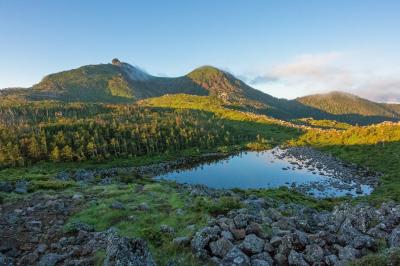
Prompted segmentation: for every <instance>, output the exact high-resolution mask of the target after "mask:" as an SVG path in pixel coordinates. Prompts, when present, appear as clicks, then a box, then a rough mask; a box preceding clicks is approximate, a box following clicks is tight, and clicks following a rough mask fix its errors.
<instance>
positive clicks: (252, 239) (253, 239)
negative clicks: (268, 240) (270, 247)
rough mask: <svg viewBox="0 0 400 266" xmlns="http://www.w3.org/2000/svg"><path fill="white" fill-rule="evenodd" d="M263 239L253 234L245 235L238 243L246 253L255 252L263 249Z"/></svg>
mask: <svg viewBox="0 0 400 266" xmlns="http://www.w3.org/2000/svg"><path fill="white" fill-rule="evenodd" d="M264 244H265V242H264V240H263V239H261V238H259V237H258V236H256V235H255V234H250V235H247V236H246V237H245V238H244V240H243V242H242V243H241V244H240V248H241V249H242V250H243V251H244V252H245V253H247V254H257V253H260V252H261V251H263V249H264Z"/></svg>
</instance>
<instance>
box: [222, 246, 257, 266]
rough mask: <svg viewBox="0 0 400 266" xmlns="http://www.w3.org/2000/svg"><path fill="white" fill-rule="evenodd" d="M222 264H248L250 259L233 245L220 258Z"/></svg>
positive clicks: (244, 265)
mask: <svg viewBox="0 0 400 266" xmlns="http://www.w3.org/2000/svg"><path fill="white" fill-rule="evenodd" d="M221 265H222V266H250V259H249V257H247V255H246V254H244V253H243V252H242V251H241V250H240V249H239V248H238V247H233V248H232V249H231V250H230V251H229V252H228V253H227V254H226V255H225V257H224V258H223V259H222V262H221Z"/></svg>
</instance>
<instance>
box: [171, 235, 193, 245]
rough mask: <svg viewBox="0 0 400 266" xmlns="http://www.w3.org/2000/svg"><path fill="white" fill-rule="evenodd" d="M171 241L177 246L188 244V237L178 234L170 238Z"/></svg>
mask: <svg viewBox="0 0 400 266" xmlns="http://www.w3.org/2000/svg"><path fill="white" fill-rule="evenodd" d="M172 243H174V244H175V245H177V246H188V245H189V244H190V237H187V236H179V237H175V238H174V239H172Z"/></svg>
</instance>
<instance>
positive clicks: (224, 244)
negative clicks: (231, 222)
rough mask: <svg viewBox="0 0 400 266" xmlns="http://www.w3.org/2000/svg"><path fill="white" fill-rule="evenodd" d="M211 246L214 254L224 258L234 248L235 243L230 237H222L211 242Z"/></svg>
mask: <svg viewBox="0 0 400 266" xmlns="http://www.w3.org/2000/svg"><path fill="white" fill-rule="evenodd" d="M209 246H210V250H211V254H212V255H214V256H217V257H220V258H223V257H225V255H226V254H227V253H228V252H229V251H230V250H231V249H232V247H233V244H232V242H231V241H229V240H228V239H226V238H223V237H222V238H220V239H218V240H217V241H213V242H210V245H209Z"/></svg>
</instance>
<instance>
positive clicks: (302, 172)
mask: <svg viewBox="0 0 400 266" xmlns="http://www.w3.org/2000/svg"><path fill="white" fill-rule="evenodd" d="M291 161H294V160H293V159H292V160H291ZM289 167H290V169H289V170H283V169H282V168H289ZM293 167H295V168H296V169H294V170H292V168H293ZM315 172H316V174H313V173H312V172H311V171H309V170H308V169H306V168H303V169H298V167H297V165H291V164H290V163H289V161H288V160H287V159H285V158H284V159H278V158H275V157H274V155H273V154H272V153H271V151H265V152H246V153H241V154H239V155H235V156H232V157H230V158H228V159H223V160H221V161H218V162H214V163H210V164H203V165H202V166H199V167H196V168H192V169H189V170H180V171H179V170H178V171H173V172H170V173H167V174H164V175H160V176H158V177H157V178H159V179H168V180H174V181H176V182H179V183H188V184H204V185H207V186H209V187H213V188H242V189H246V188H276V187H280V186H290V185H291V184H292V183H293V182H294V183H296V185H297V186H299V185H302V184H303V185H306V184H310V183H313V182H318V183H319V184H322V185H323V186H324V190H323V191H322V192H321V191H318V190H316V189H311V191H312V192H313V193H314V195H316V196H344V195H346V193H349V191H348V190H340V189H338V188H334V187H331V185H330V182H331V181H337V180H338V179H334V178H332V177H327V176H324V175H321V174H319V172H321V171H315ZM361 187H362V190H363V192H364V194H369V193H370V192H371V188H370V187H369V186H364V185H362V186H361ZM351 193H352V194H353V195H356V193H355V189H353V191H351Z"/></svg>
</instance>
